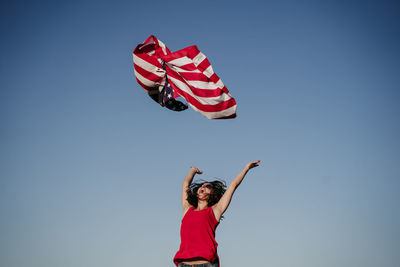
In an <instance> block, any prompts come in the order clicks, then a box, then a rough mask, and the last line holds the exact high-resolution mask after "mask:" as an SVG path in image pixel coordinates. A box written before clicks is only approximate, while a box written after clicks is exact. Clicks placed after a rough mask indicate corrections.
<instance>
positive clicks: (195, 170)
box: [190, 166, 203, 174]
mask: <svg viewBox="0 0 400 267" xmlns="http://www.w3.org/2000/svg"><path fill="white" fill-rule="evenodd" d="M190 168H192V170H194V172H195V173H197V174H202V173H203V172H202V171H200V170H199V169H197V168H196V167H194V166H190Z"/></svg>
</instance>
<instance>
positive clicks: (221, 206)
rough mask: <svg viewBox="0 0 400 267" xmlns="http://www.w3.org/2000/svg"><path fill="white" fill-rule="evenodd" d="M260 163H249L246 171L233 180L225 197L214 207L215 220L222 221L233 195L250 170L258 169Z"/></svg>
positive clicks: (257, 161)
mask: <svg viewBox="0 0 400 267" xmlns="http://www.w3.org/2000/svg"><path fill="white" fill-rule="evenodd" d="M258 163H260V161H259V160H256V161H251V162H249V163H247V164H246V166H245V167H244V169H243V170H242V171H241V172H240V173H239V174H238V175H237V176H236V177H235V179H233V181H232V183H231V184H230V185H229V187H228V189H226V191H225V193H224V195H223V196H222V197H221V199H220V200H219V201H218V203H217V204H215V205H214V206H213V212H214V215H215V218H216V219H217V220H218V221H219V220H220V219H221V217H222V214H224V212H225V211H226V209H227V208H228V206H229V203H231V200H232V196H233V193H234V192H235V190H236V188H237V187H238V186H239V185H240V183H241V182H242V181H243V179H244V177H245V176H246V174H247V172H248V171H249V170H250V169H252V168H254V167H257V166H258Z"/></svg>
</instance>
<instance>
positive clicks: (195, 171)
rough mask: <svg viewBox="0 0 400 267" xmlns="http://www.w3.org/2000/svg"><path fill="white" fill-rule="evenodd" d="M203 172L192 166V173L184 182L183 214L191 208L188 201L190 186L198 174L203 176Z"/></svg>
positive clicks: (189, 173)
mask: <svg viewBox="0 0 400 267" xmlns="http://www.w3.org/2000/svg"><path fill="white" fill-rule="evenodd" d="M202 173H203V172H202V171H200V170H199V169H197V168H196V167H193V166H190V171H189V172H188V174H187V175H186V177H185V179H184V180H183V182H182V208H183V214H185V213H186V211H187V210H188V209H189V208H190V204H189V202H188V201H187V197H188V194H187V191H188V190H189V187H190V184H191V183H192V181H193V178H194V176H195V175H196V174H202Z"/></svg>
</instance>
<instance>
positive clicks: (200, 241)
mask: <svg viewBox="0 0 400 267" xmlns="http://www.w3.org/2000/svg"><path fill="white" fill-rule="evenodd" d="M258 163H260V161H259V160H257V161H252V162H249V163H248V164H246V166H245V167H244V169H243V170H242V171H241V172H240V173H239V174H238V175H237V176H236V178H235V179H234V180H233V181H232V183H231V184H230V185H229V187H228V188H227V189H226V186H225V183H223V182H221V181H213V182H202V183H193V184H192V180H193V178H194V176H195V175H196V174H202V173H203V172H202V171H200V170H199V169H197V168H196V167H193V166H192V167H191V170H190V171H189V173H188V174H187V175H186V177H185V179H184V180H183V183H182V207H183V219H182V225H181V245H180V248H179V251H178V252H177V253H176V255H175V257H174V263H175V264H176V266H178V267H186V266H197V267H200V266H201V267H218V266H219V257H218V254H217V246H218V244H217V242H216V241H215V229H216V228H217V226H218V224H219V221H220V219H221V217H222V214H224V212H225V211H226V209H227V208H228V206H229V203H230V202H231V199H232V196H233V193H234V192H235V190H236V188H237V187H238V186H239V185H240V183H241V182H242V180H243V178H244V177H245V176H246V174H247V172H248V171H249V170H250V169H252V168H254V167H257V166H258Z"/></svg>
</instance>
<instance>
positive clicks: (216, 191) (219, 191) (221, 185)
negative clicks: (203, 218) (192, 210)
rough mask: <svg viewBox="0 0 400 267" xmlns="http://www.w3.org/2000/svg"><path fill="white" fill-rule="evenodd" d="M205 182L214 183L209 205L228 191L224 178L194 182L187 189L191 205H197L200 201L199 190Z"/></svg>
mask: <svg viewBox="0 0 400 267" xmlns="http://www.w3.org/2000/svg"><path fill="white" fill-rule="evenodd" d="M205 183H209V184H211V185H212V190H211V194H210V197H209V198H208V206H209V207H211V206H213V205H215V204H216V203H217V202H218V201H219V200H220V199H221V197H222V195H223V194H224V193H225V191H226V183H225V181H222V180H215V181H212V182H208V181H203V180H200V181H198V182H196V183H192V184H191V185H190V187H189V189H188V190H187V195H188V197H187V201H188V202H189V204H190V205H192V206H194V207H197V202H198V199H197V191H198V190H199V188H200V187H201V186H202V185H203V184H205Z"/></svg>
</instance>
